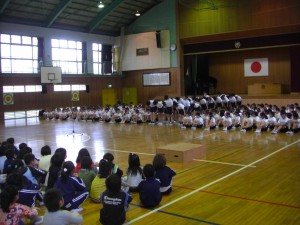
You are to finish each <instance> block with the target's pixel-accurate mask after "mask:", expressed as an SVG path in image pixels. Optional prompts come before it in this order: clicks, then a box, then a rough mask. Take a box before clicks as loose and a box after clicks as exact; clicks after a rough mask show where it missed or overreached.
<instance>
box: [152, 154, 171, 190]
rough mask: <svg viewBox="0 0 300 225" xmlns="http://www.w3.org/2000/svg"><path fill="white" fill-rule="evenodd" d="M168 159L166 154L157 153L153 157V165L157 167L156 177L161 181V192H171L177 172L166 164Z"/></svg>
mask: <svg viewBox="0 0 300 225" xmlns="http://www.w3.org/2000/svg"><path fill="white" fill-rule="evenodd" d="M166 164H167V160H166V157H165V155H164V154H156V155H155V156H154V159H153V167H154V169H155V178H156V179H158V180H159V181H160V182H161V185H160V192H161V193H162V194H170V193H171V191H172V182H173V178H174V176H175V175H176V172H175V171H174V170H172V169H171V168H169V167H168V166H166Z"/></svg>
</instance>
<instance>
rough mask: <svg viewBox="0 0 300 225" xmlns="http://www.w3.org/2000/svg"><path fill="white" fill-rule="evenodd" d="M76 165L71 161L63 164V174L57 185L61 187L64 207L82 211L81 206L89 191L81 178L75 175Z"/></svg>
mask: <svg viewBox="0 0 300 225" xmlns="http://www.w3.org/2000/svg"><path fill="white" fill-rule="evenodd" d="M74 171H75V166H74V163H73V162H71V161H66V162H65V163H64V164H63V167H62V171H61V175H60V177H59V178H58V180H57V182H56V185H55V187H56V188H58V189H60V190H61V192H62V195H63V198H64V206H63V207H62V208H63V209H66V210H72V211H77V212H80V211H81V210H82V208H79V206H80V205H81V204H82V203H83V202H84V201H85V200H86V198H87V197H88V196H89V193H88V192H87V191H86V189H85V185H84V183H83V181H82V179H81V178H79V177H75V176H74Z"/></svg>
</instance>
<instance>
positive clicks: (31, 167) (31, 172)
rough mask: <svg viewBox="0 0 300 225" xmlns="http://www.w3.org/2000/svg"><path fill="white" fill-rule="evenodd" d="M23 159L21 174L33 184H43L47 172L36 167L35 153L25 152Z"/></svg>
mask: <svg viewBox="0 0 300 225" xmlns="http://www.w3.org/2000/svg"><path fill="white" fill-rule="evenodd" d="M24 161H25V164H26V167H24V169H23V171H22V174H23V176H25V177H26V178H27V179H28V180H29V181H31V183H33V184H43V183H44V182H45V178H46V175H47V172H46V171H44V170H40V169H38V168H37V162H36V159H35V155H34V154H31V153H27V154H26V155H25V156H24Z"/></svg>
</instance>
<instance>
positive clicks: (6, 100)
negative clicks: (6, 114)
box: [5, 95, 12, 103]
mask: <svg viewBox="0 0 300 225" xmlns="http://www.w3.org/2000/svg"><path fill="white" fill-rule="evenodd" d="M11 101H12V97H11V96H10V95H6V96H5V102H7V103H10V102H11Z"/></svg>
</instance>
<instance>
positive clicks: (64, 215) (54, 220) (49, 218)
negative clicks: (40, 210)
mask: <svg viewBox="0 0 300 225" xmlns="http://www.w3.org/2000/svg"><path fill="white" fill-rule="evenodd" d="M44 203H45V206H46V208H47V211H46V213H45V215H44V220H43V225H52V224H64V225H71V224H81V223H82V222H83V218H82V216H81V215H79V214H78V213H74V212H69V211H67V210H62V209H61V208H62V207H63V205H64V198H63V196H62V194H61V191H60V190H59V189H56V188H52V189H49V190H47V191H46V193H45V195H44Z"/></svg>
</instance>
